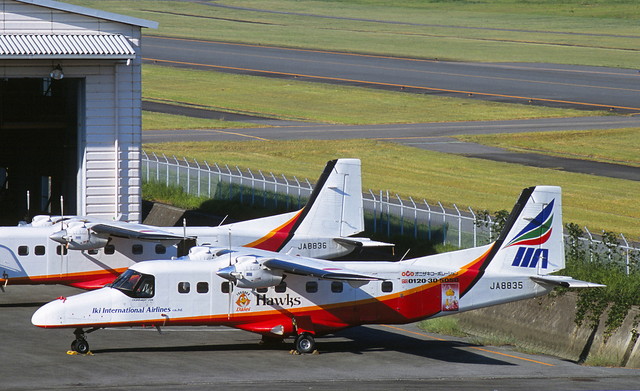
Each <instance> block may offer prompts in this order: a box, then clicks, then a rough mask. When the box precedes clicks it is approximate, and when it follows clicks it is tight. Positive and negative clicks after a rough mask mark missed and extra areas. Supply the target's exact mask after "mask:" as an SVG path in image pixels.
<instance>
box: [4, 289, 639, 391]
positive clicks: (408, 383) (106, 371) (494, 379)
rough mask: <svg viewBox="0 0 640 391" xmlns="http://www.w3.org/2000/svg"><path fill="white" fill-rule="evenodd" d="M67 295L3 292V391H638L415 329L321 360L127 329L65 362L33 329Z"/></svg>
mask: <svg viewBox="0 0 640 391" xmlns="http://www.w3.org/2000/svg"><path fill="white" fill-rule="evenodd" d="M75 292H78V291H77V290H76V289H74V288H67V287H46V286H33V287H20V286H8V287H7V288H6V289H5V292H0V311H1V312H2V322H0V335H1V336H2V350H1V351H2V353H1V357H2V365H0V389H2V390H34V389H35V390H60V389H91V390H154V391H155V390H209V389H225V390H246V389H261V390H272V389H279V390H300V389H314V390H336V389H349V390H354V391H355V390H367V391H370V390H389V389H395V390H443V389H450V390H474V391H477V390H538V389H544V390H631V389H638V388H639V387H640V372H639V371H638V370H637V369H625V368H601V367H586V366H581V365H577V364H575V363H573V362H569V361H566V360H562V359H558V358H555V357H551V356H545V355H532V354H525V353H521V352H517V351H514V350H513V349H511V348H509V347H493V346H480V345H477V344H474V343H473V342H471V341H469V340H467V339H462V338H453V337H446V336H442V335H435V334H430V333H425V332H423V331H421V330H420V329H418V328H417V327H416V325H415V324H411V325H405V326H392V325H378V326H371V327H369V326H367V327H356V328H353V329H349V330H345V331H342V332H340V333H337V334H335V335H330V336H327V337H323V338H318V339H317V343H318V349H319V354H317V355H303V356H299V355H291V354H290V353H289V350H290V345H289V344H288V343H286V344H282V345H277V346H272V347H263V346H260V345H259V344H258V341H259V336H257V335H255V334H252V333H248V332H244V331H239V330H233V329H226V328H219V327H209V328H207V327H173V328H165V329H164V331H163V333H162V334H158V332H157V331H155V330H154V329H143V328H124V329H106V330H98V331H96V332H94V333H91V334H88V335H87V338H88V341H89V343H90V345H91V350H92V355H86V356H82V355H68V354H67V349H68V348H69V345H70V343H71V341H72V339H73V334H72V330H70V329H62V330H47V329H39V328H37V327H35V326H32V325H31V322H30V319H31V315H32V314H33V312H34V311H35V310H36V309H37V308H38V307H39V306H40V305H41V304H42V303H44V302H47V301H49V300H52V299H54V298H56V297H58V296H69V295H71V294H74V293H75Z"/></svg>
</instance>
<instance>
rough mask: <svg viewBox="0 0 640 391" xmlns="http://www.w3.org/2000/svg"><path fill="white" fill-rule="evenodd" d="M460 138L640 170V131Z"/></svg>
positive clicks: (639, 129)
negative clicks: (638, 168) (639, 168)
mask: <svg viewBox="0 0 640 391" xmlns="http://www.w3.org/2000/svg"><path fill="white" fill-rule="evenodd" d="M458 139H460V140H463V141H471V142H476V143H480V144H484V145H493V146H496V147H500V148H506V149H510V150H512V151H518V152H539V153H543V154H547V155H556V156H566V157H572V158H577V159H587V160H595V161H599V162H606V163H617V164H625V165H629V166H634V167H640V128H628V129H610V130H588V131H570V132H541V133H517V134H486V135H479V136H459V137H458Z"/></svg>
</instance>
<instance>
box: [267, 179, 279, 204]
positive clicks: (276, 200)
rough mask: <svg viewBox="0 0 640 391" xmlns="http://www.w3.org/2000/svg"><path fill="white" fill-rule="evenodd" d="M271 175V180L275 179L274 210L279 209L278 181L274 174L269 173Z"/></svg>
mask: <svg viewBox="0 0 640 391" xmlns="http://www.w3.org/2000/svg"><path fill="white" fill-rule="evenodd" d="M269 174H271V178H273V203H274V206H273V207H274V208H277V207H278V180H277V179H276V176H275V175H273V173H272V172H269Z"/></svg>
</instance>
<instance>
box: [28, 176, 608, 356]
mask: <svg viewBox="0 0 640 391" xmlns="http://www.w3.org/2000/svg"><path fill="white" fill-rule="evenodd" d="M561 208H562V207H561V195H560V188H559V187H552V186H538V187H532V188H528V189H525V190H524V191H523V192H522V195H521V196H520V199H519V200H518V202H517V203H516V205H515V207H514V209H513V211H512V212H511V215H510V216H509V219H508V220H507V222H506V225H505V228H504V229H503V231H502V233H501V234H500V237H499V238H498V240H497V241H495V242H494V243H491V244H488V245H486V246H482V247H476V248H471V249H467V250H460V251H454V252H449V253H443V254H438V255H433V256H427V257H420V258H415V259H409V260H404V261H399V262H336V261H323V260H318V259H312V258H306V257H298V256H291V255H288V254H278V253H274V252H269V251H262V250H258V249H250V248H232V249H223V248H214V247H197V248H193V249H192V257H191V258H189V259H183V260H177V261H149V262H141V263H139V264H136V265H134V266H132V267H131V268H129V269H128V270H127V271H126V272H124V273H123V274H122V275H121V276H120V277H119V278H118V279H117V280H116V281H114V282H113V284H111V286H109V287H105V288H102V289H100V290H96V291H92V292H87V293H83V294H80V295H76V296H71V297H68V298H59V299H57V300H55V301H52V302H51V303H48V304H46V305H45V306H43V307H41V308H40V309H38V310H37V311H36V312H35V314H34V315H33V317H32V319H31V321H32V323H33V324H34V325H36V326H39V327H44V328H63V327H67V328H74V329H75V332H74V334H75V335H76V339H75V340H74V341H73V343H72V349H73V350H75V351H77V352H81V353H86V352H87V351H88V350H89V344H88V343H87V340H86V338H85V334H86V333H87V332H92V331H95V330H98V329H100V328H105V327H128V326H155V327H157V328H158V329H159V328H160V327H162V326H195V325H223V326H229V327H235V328H238V329H242V330H247V331H252V332H255V333H258V334H261V335H263V337H264V338H267V339H269V338H280V339H282V338H285V337H288V336H295V337H296V338H295V349H296V350H297V351H298V352H300V353H307V352H311V351H313V350H314V349H315V341H314V337H315V336H319V335H323V334H328V333H332V332H335V331H337V330H340V329H344V328H347V327H352V326H357V325H363V324H374V323H395V324H401V323H409V322H415V321H418V320H421V319H425V318H430V317H438V316H444V315H451V314H456V313H459V312H462V311H468V310H472V309H476V308H481V307H487V306H491V305H496V304H501V303H507V302H511V301H516V300H522V299H527V298H531V297H535V296H540V295H543V294H546V293H548V292H549V291H551V289H552V288H553V287H554V286H558V285H562V286H567V287H595V286H601V285H598V284H592V283H588V282H584V281H578V280H574V279H572V278H571V277H564V276H555V275H550V273H552V272H555V271H558V270H561V269H563V268H564V267H565V258H564V244H563V243H564V242H563V235H562V228H563V226H562V209H561Z"/></svg>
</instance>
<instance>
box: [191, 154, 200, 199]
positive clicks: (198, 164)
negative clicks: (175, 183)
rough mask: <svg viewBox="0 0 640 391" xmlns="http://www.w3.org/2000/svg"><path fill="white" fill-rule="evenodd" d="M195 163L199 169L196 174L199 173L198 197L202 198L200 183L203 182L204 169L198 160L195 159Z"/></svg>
mask: <svg viewBox="0 0 640 391" xmlns="http://www.w3.org/2000/svg"><path fill="white" fill-rule="evenodd" d="M193 162H194V163H195V164H196V166H197V167H198V168H197V170H198V171H196V172H197V173H198V197H200V181H201V180H202V174H201V171H202V169H201V168H200V163H198V161H197V160H196V159H193Z"/></svg>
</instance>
